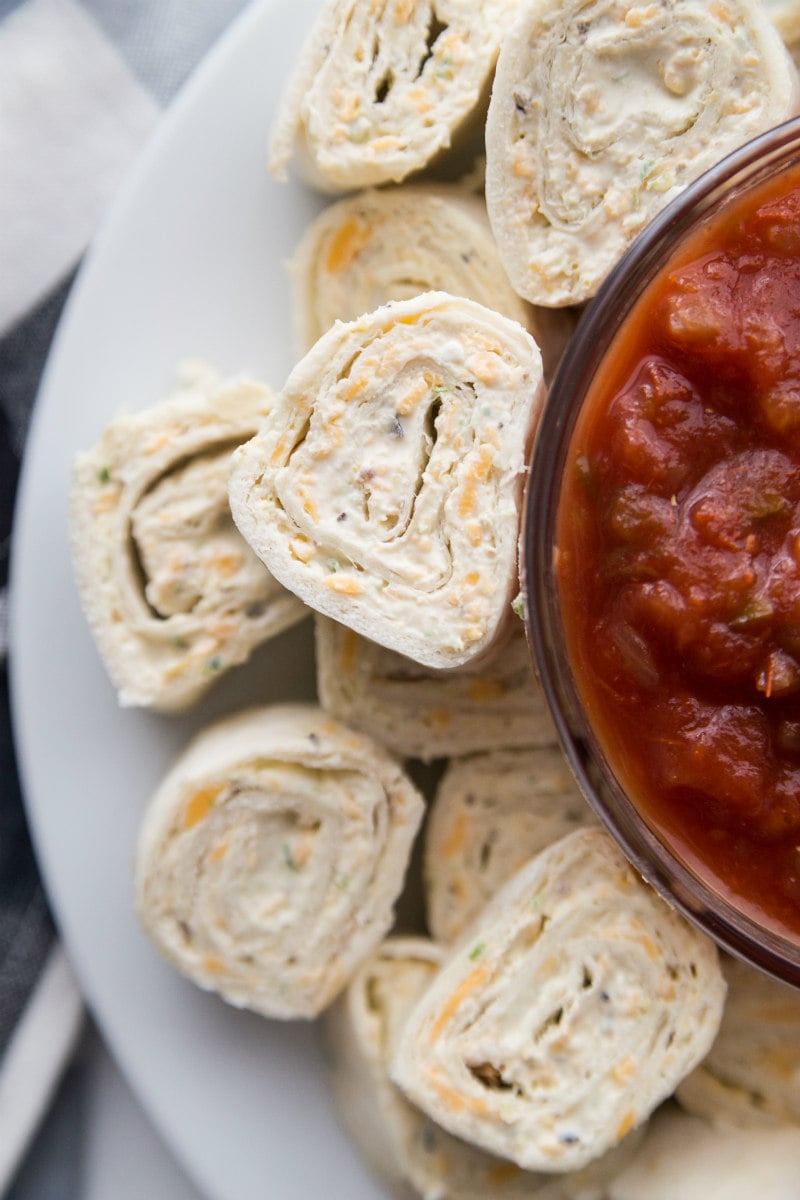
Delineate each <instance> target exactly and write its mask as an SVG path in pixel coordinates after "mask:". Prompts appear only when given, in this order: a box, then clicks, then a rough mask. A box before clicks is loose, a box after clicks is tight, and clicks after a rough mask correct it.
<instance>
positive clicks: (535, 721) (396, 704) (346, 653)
mask: <svg viewBox="0 0 800 1200" xmlns="http://www.w3.org/2000/svg"><path fill="white" fill-rule="evenodd" d="M315 627H316V647H317V691H318V694H319V699H320V703H321V704H322V707H323V708H324V709H325V710H326V711H327V712H330V713H331V714H332V715H333V716H334V717H337V718H338V719H339V720H340V721H344V722H346V723H347V724H348V725H353V726H354V727H355V728H356V729H363V730H364V732H365V733H368V734H370V736H371V737H374V738H375V739H376V740H377V741H379V742H380V743H381V745H383V746H386V747H387V748H388V749H389V750H392V751H394V753H395V754H399V755H401V756H403V757H411V758H421V759H423V760H426V761H430V760H431V759H434V758H446V757H448V756H449V755H453V754H456V755H457V754H467V753H469V752H471V751H474V750H488V749H494V748H496V747H502V746H528V745H542V744H546V743H551V742H555V740H556V732H555V726H554V725H553V722H552V719H551V717H550V710H549V708H548V707H547V702H546V700H545V698H544V693H543V692H542V690H541V689H540V687H539V686H538V684H537V683H536V680H535V678H534V674H533V670H532V669H531V661H530V652H529V650H528V644H527V642H526V640H525V631H524V629H523V626H522V623H521V622H520V621H517V622H516V624H515V625H514V626H512V630H511V635H510V636H509V638H508V641H506V642H503V643H502V644H501V645H499V646H498V647H497V649H496V650H495V651H492V652H491V653H490V654H489V655H488V656H487V657H486V658H485V659H482V660H481V661H480V662H479V663H478V665H477V666H474V665H471V664H468V665H467V666H466V667H461V668H459V669H458V670H454V671H436V670H434V669H432V668H428V667H422V666H420V665H419V664H418V663H415V662H412V660H411V659H409V658H404V657H403V656H402V655H400V654H396V653H395V652H394V651H393V650H386V649H385V648H384V647H383V646H379V645H378V644H377V643H376V642H372V641H369V640H368V639H367V638H364V637H361V636H360V634H357V633H354V632H353V630H352V629H348V628H347V627H346V626H344V625H340V624H339V622H338V621H332V620H330V618H328V617H321V616H319V615H317V617H316V621H315Z"/></svg>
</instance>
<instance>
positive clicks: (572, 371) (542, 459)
mask: <svg viewBox="0 0 800 1200" xmlns="http://www.w3.org/2000/svg"><path fill="white" fill-rule="evenodd" d="M795 163H800V117H795V118H793V119H792V120H790V121H787V122H785V123H784V124H782V125H779V126H777V127H776V128H774V129H771V130H769V131H768V132H766V133H764V134H761V135H759V136H758V137H757V138H754V139H753V140H752V141H749V142H747V143H746V144H745V145H743V146H741V147H740V148H739V149H737V150H735V151H734V152H733V153H731V154H729V155H728V156H727V157H725V158H724V159H722V160H721V161H720V162H719V163H718V164H716V165H715V166H714V167H712V168H711V169H709V170H708V171H706V172H705V173H704V174H703V175H701V176H699V177H698V178H697V179H696V180H694V182H692V183H690V184H689V185H688V186H687V188H686V189H685V190H684V191H683V192H681V193H680V195H678V196H677V197H676V198H675V199H674V200H673V201H672V202H671V203H670V204H669V205H667V206H666V207H665V208H664V209H662V211H661V212H660V213H658V214H657V215H656V216H655V217H654V218H653V220H652V221H650V222H649V223H648V225H647V226H646V227H645V229H644V230H643V231H642V232H641V233H640V234H639V235H638V237H637V238H636V240H635V241H634V242H633V244H632V245H631V246H630V248H629V249H628V251H627V252H626V253H625V255H624V256H623V258H622V259H621V260H620V261H619V263H618V264H617V265H616V267H615V268H614V269H613V270H612V272H611V273H610V274H609V275H608V277H607V278H606V280H605V281H604V283H603V285H602V286H601V288H600V290H599V291H598V293H597V295H596V296H595V298H594V299H593V300H592V301H591V302H590V304H589V305H588V306H587V308H586V310H585V312H584V313H583V315H582V317H581V319H580V322H579V324H578V328H577V330H576V332H575V334H574V335H573V337H572V339H571V341H570V343H569V345H568V346H567V349H566V351H565V354H564V357H563V359H562V360H561V363H560V364H559V366H558V369H557V371H556V374H555V377H554V379H553V381H552V384H551V386H550V388H549V391H548V396H547V400H546V403H545V408H544V412H543V414H542V418H541V421H540V424H539V429H538V432H537V438H536V444H535V448H534V455H533V459H532V463H531V472H530V477H529V481H528V488H527V494H526V501H525V514H524V522H523V530H522V539H521V546H522V555H521V572H520V579H521V584H522V593H523V596H524V597H525V618H526V628H527V632H528V639H529V643H530V646H531V651H532V655H533V659H534V663H535V667H536V671H537V674H538V676H539V680H540V682H541V685H542V687H543V689H544V692H545V695H546V698H547V701H548V703H549V706H550V709H551V712H552V715H553V719H554V721H555V725H556V730H557V732H558V736H559V740H560V742H561V745H562V749H563V751H564V753H565V755H566V758H567V761H568V763H569V765H570V767H571V768H572V771H573V773H574V775H575V777H576V780H577V782H578V785H579V787H580V789H581V791H582V792H583V794H584V796H585V798H586V800H587V801H588V802H589V804H590V805H591V807H592V808H593V809H594V811H595V812H596V814H597V815H598V817H599V818H600V820H601V821H602V822H603V824H604V825H605V827H606V828H607V829H608V831H609V832H610V833H611V834H612V836H613V837H614V838H615V840H616V841H617V843H618V844H619V845H620V846H621V848H622V850H623V851H624V853H625V854H626V855H627V857H628V858H629V859H630V861H631V862H632V863H633V864H634V866H635V867H636V869H637V870H638V871H639V872H640V874H641V875H642V876H643V877H644V878H645V879H646V880H647V881H648V883H650V884H651V885H652V886H653V887H654V888H655V889H656V891H658V892H659V893H660V894H661V895H662V896H663V897H664V899H665V900H667V901H668V902H669V903H670V904H671V905H673V906H674V907H675V908H677V909H678V910H679V911H681V912H682V913H683V914H684V915H685V916H686V917H687V918H689V919H690V920H691V921H693V922H694V923H695V924H696V925H697V926H698V927H699V928H700V929H702V930H703V931H704V932H705V933H707V934H708V935H709V936H711V937H712V938H713V939H714V940H715V941H716V942H717V943H718V944H719V945H720V946H721V947H723V948H724V949H725V950H727V951H729V952H730V953H732V954H734V955H736V956H737V957H739V958H742V959H744V960H745V961H747V962H749V963H751V964H752V965H753V966H756V967H759V968H760V969H762V970H764V971H766V972H768V973H769V974H771V975H773V976H775V977H776V978H778V979H781V980H783V981H784V982H786V983H791V984H793V985H794V986H795V987H800V942H798V943H795V942H793V941H791V940H789V938H787V937H783V936H782V935H780V934H779V933H777V932H773V931H772V930H771V929H767V928H765V927H764V926H762V925H760V924H759V923H758V922H756V921H755V920H754V919H752V918H751V917H750V916H748V915H747V914H746V913H745V912H742V911H740V910H739V909H738V908H737V907H736V906H735V905H734V904H732V903H731V902H729V901H728V900H727V899H726V898H725V897H723V896H721V895H719V894H718V893H717V892H716V891H715V890H714V889H713V888H711V887H710V886H709V885H707V884H706V883H705V882H704V881H703V880H702V879H701V878H699V877H698V876H697V875H695V874H694V872H693V871H691V870H690V869H689V868H688V867H687V866H686V865H685V864H684V863H683V862H682V861H681V859H680V858H679V857H678V856H677V855H676V854H675V853H674V852H673V851H672V850H671V849H670V847H669V846H668V845H667V844H666V843H665V842H663V841H661V840H660V839H659V838H658V837H657V836H656V835H655V834H654V833H653V832H652V831H651V829H650V828H649V826H648V825H647V824H646V823H645V821H644V819H643V817H642V816H641V815H640V814H639V813H638V811H637V810H636V808H635V806H634V805H633V803H632V802H631V801H630V800H629V798H628V797H627V795H626V794H625V791H624V789H623V788H622V787H621V785H620V784H619V782H618V780H617V778H616V776H615V775H614V772H613V770H612V768H611V766H610V765H609V763H608V761H607V759H606V757H605V755H604V753H603V750H602V748H601V746H600V744H599V742H598V740H597V738H596V737H595V735H594V732H593V730H592V728H591V726H590V725H589V722H588V720H587V718H586V714H585V712H584V710H583V706H582V704H581V700H580V695H579V691H578V687H577V684H576V681H575V678H574V675H573V673H572V669H571V665H570V661H569V658H568V655H567V652H566V646H565V638H564V630H563V626H562V623H561V614H560V606H559V599H558V584H557V580H556V578H555V570H554V561H553V547H554V546H555V540H556V539H555V523H556V514H557V509H558V501H559V493H560V480H561V476H562V473H563V468H564V464H565V461H566V457H567V450H568V447H569V441H570V438H571V435H572V431H573V429H574V426H575V421H576V419H577V416H578V412H579V411H580V408H581V404H582V402H583V398H584V396H585V394H586V391H587V389H588V387H589V385H590V383H591V381H592V379H593V377H594V375H595V373H596V371H597V369H598V367H599V366H600V364H601V361H602V359H603V357H604V355H605V352H606V350H607V349H608V348H609V346H610V345H611V343H612V341H613V340H614V338H615V337H616V335H617V333H618V332H619V329H620V326H621V325H622V323H623V322H624V320H625V318H626V316H627V314H628V313H629V311H630V309H631V308H632V306H633V304H634V303H635V301H636V300H637V299H638V298H639V296H640V295H641V293H642V292H643V290H644V289H645V288H646V286H647V285H648V284H649V283H650V282H651V281H652V279H653V278H654V277H655V275H656V274H657V273H658V271H659V270H660V269H661V267H662V266H663V265H664V262H665V261H666V260H667V259H668V258H669V257H670V255H671V254H672V253H673V252H674V251H675V250H676V249H677V248H678V246H679V244H680V241H681V239H682V237H683V236H684V235H685V234H686V233H687V232H689V231H691V230H694V229H695V228H697V227H698V225H700V224H701V223H702V222H703V221H705V220H708V219H710V218H712V217H713V215H714V214H715V213H716V212H717V210H718V208H719V206H720V204H722V203H723V202H724V201H727V200H729V199H732V198H733V197H734V196H738V195H741V194H742V193H743V192H745V191H747V190H749V189H750V188H751V187H753V186H755V185H757V184H759V183H761V182H763V181H765V180H766V179H768V178H770V177H773V176H774V175H775V174H776V173H779V172H780V171H781V170H783V169H785V168H786V167H789V166H791V165H793V164H795Z"/></svg>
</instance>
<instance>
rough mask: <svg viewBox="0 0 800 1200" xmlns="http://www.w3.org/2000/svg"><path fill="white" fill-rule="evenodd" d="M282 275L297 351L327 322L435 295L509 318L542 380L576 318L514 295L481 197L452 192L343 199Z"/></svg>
mask: <svg viewBox="0 0 800 1200" xmlns="http://www.w3.org/2000/svg"><path fill="white" fill-rule="evenodd" d="M289 273H290V278H291V283H292V307H293V314H294V328H295V331H296V340H297V344H298V347H299V353H300V354H305V353H306V351H307V350H308V349H310V347H311V346H313V344H314V342H315V341H316V340H317V339H318V338H319V337H321V336H322V334H323V333H325V332H326V331H327V330H328V329H330V327H331V325H333V323H334V322H335V321H337V320H339V321H351V320H354V319H355V318H356V317H359V316H361V314H362V313H365V312H371V311H372V310H373V309H375V308H378V307H379V306H380V305H381V304H386V303H387V302H388V301H390V300H408V299H411V298H412V297H413V296H417V295H419V294H420V293H422V292H432V291H439V292H449V293H450V294H451V295H453V296H466V297H467V298H468V299H470V300H477V301H478V303H479V304H485V305H486V307H487V308H492V309H494V310H495V312H499V313H502V314H503V315H504V316H506V317H510V318H511V319H512V320H513V321H519V323H520V325H524V326H525V328H526V329H527V330H528V331H529V332H530V333H531V334H532V335H533V337H534V338H535V339H536V342H537V344H538V346H539V349H540V350H541V352H542V357H543V359H544V363H545V373H546V374H548V373H549V372H551V371H552V370H553V369H554V368H555V366H556V364H557V362H558V359H559V358H560V357H561V354H562V351H563V349H564V346H565V345H566V343H567V341H568V340H569V337H570V335H571V334H572V332H573V331H574V327H575V324H576V319H577V318H576V317H575V314H574V313H572V312H569V313H567V312H565V311H554V310H552V309H539V310H536V309H534V308H533V307H532V306H531V305H529V304H526V302H525V301H524V300H521V299H520V297H519V296H518V295H517V293H516V292H515V291H514V289H513V288H512V287H511V284H510V283H509V281H508V276H507V275H506V272H505V268H504V267H503V264H502V263H501V261H500V257H499V255H498V253H497V246H496V244H495V240H494V237H493V235H492V231H491V227H490V225H489V218H488V217H487V215H486V205H485V204H484V201H483V197H482V196H476V195H474V194H471V193H470V192H469V191H467V190H466V189H465V188H463V187H460V186H459V187H456V186H449V187H446V186H440V187H433V186H431V185H428V186H423V185H418V186H416V187H414V186H403V187H395V188H391V187H390V188H383V189H380V190H378V189H370V190H367V191H363V192H359V193H357V194H356V195H353V196H346V197H344V199H342V200H339V201H337V202H336V203H335V204H331V205H330V206H329V207H328V208H326V209H325V210H324V211H323V212H321V213H320V214H319V216H318V217H317V218H316V219H315V220H314V221H312V222H311V224H310V225H309V226H308V228H307V230H306V231H305V233H304V234H303V237H302V238H301V240H300V242H299V244H298V246H297V249H296V250H295V253H294V255H293V257H292V260H291V262H290V264H289Z"/></svg>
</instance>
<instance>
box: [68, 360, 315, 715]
mask: <svg viewBox="0 0 800 1200" xmlns="http://www.w3.org/2000/svg"><path fill="white" fill-rule="evenodd" d="M271 403H272V393H271V392H270V391H269V389H268V388H266V387H264V386H263V385H261V384H258V383H254V382H251V381H248V380H233V381H230V382H222V381H220V380H218V379H217V378H216V377H215V376H214V375H213V374H212V373H209V372H208V371H204V372H195V373H194V374H191V375H190V377H189V380H188V381H187V383H186V386H185V387H183V388H181V390H179V391H178V392H176V393H175V394H174V395H173V396H171V397H170V398H169V399H167V400H166V401H164V402H163V403H161V404H158V405H156V406H155V407H153V408H150V409H147V410H145V411H143V412H139V413H134V414H133V415H131V416H124V417H119V418H118V419H117V420H115V421H114V422H113V423H112V424H111V425H109V426H108V428H107V429H106V430H105V432H104V433H103V436H102V437H101V439H100V441H99V442H98V444H97V445H96V446H95V447H94V448H93V449H92V450H90V451H87V452H86V453H84V454H81V455H79V457H78V458H77V460H76V463H75V470H74V476H73V486H72V496H71V512H70V525H71V541H72V559H73V565H74V569H75V575H76V579H77V582H78V588H79V591H80V596H81V603H82V605H83V609H84V612H85V614H86V617H87V620H88V622H89V625H90V627H91V630H92V633H93V635H94V638H95V641H96V643H97V646H98V649H99V651H100V654H101V656H102V658H103V661H104V663H105V666H106V668H107V670H108V673H109V675H110V676H111V679H112V681H113V683H114V684H115V686H116V688H117V690H118V692H119V698H120V702H121V703H122V704H125V705H128V704H130V705H145V706H149V707H152V708H156V709H161V710H170V709H180V708H184V707H186V706H187V705H189V704H191V703H193V702H194V701H196V700H197V699H199V697H200V696H201V695H202V694H203V693H204V692H205V691H206V690H207V689H208V688H209V687H210V686H211V685H212V684H213V683H214V681H215V680H216V679H218V678H219V677H220V675H221V674H223V673H224V672H225V671H227V670H228V668H229V667H232V666H234V665H235V664H237V663H240V662H243V661H244V660H245V659H246V658H248V657H249V655H250V653H251V651H252V650H253V649H254V648H255V647H256V646H257V645H259V644H260V643H261V642H263V641H265V640H266V639H267V638H270V637H273V636H274V635H275V634H277V633H280V632H281V631H282V630H284V629H286V628H287V627H288V626H289V625H293V624H294V623H295V622H297V621H299V620H300V619H301V618H302V617H304V616H305V615H306V609H304V607H303V605H302V604H300V602H299V601H298V600H296V599H295V597H294V596H292V595H290V594H289V593H288V592H286V591H284V589H283V588H282V587H281V586H280V584H279V583H277V582H276V580H275V579H273V578H272V577H271V576H270V574H269V573H268V572H267V571H266V570H265V569H264V567H263V565H262V564H261V563H260V562H259V561H258V559H257V558H256V556H255V555H254V554H253V553H252V551H251V550H250V548H249V546H248V545H247V544H246V543H245V542H244V541H243V539H242V538H241V536H240V535H239V533H238V532H237V530H236V527H235V526H234V524H233V520H232V518H231V514H230V508H229V505H228V474H229V471H230V458H231V453H232V452H233V450H234V448H235V447H236V446H238V445H240V444H241V443H242V442H244V441H246V440H247V439H248V438H250V437H252V435H253V433H254V432H255V430H256V429H258V427H259V425H260V424H261V421H262V420H263V419H264V416H265V415H266V413H267V412H268V410H269V407H270V404H271Z"/></svg>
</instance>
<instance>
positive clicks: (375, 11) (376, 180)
mask: <svg viewBox="0 0 800 1200" xmlns="http://www.w3.org/2000/svg"><path fill="white" fill-rule="evenodd" d="M518 7H519V0H419V2H416V3H415V2H414V0H326V3H325V4H324V5H323V8H322V11H321V12H320V15H319V17H318V18H317V20H316V22H315V24H314V27H313V29H312V30H311V33H310V34H309V37H308V39H307V41H306V43H305V45H304V47H303V49H302V51H301V54H300V58H299V60H298V62H297V64H296V66H295V69H294V71H293V74H292V76H291V78H290V80H289V84H288V86H287V88H286V90H285V92H284V95H283V98H282V101H281V105H280V109H279V112H278V116H277V120H276V122H275V125H274V129H273V133H272V138H271V146H270V168H271V170H272V171H273V172H274V174H276V175H277V176H278V177H279V178H283V177H285V172H286V165H287V163H288V162H289V160H290V159H291V158H292V156H293V155H294V156H295V159H296V162H297V166H298V170H299V171H300V174H301V175H302V176H303V177H304V178H305V179H306V181H307V182H308V183H310V184H312V185H313V186H316V187H319V188H322V189H323V190H326V191H334V192H336V191H341V192H346V191H350V190H352V189H355V188H362V187H370V186H371V185H373V184H381V183H389V182H395V183H399V182H400V181H401V180H403V179H405V178H406V177H407V176H408V175H410V174H412V173H413V172H415V171H419V170H421V169H422V168H423V167H426V166H428V165H429V164H430V163H431V162H432V160H434V159H435V158H437V156H439V155H440V152H441V151H443V150H446V149H448V147H450V145H451V142H452V141H453V139H454V137H456V135H460V136H461V137H462V139H463V135H464V134H465V133H466V132H467V131H466V130H465V126H466V125H468V124H469V123H471V122H473V121H474V124H475V126H476V129H479V128H480V125H481V122H482V120H483V117H484V114H485V106H486V99H487V92H488V86H489V84H490V82H491V75H492V71H493V69H494V65H495V62H496V60H497V52H498V49H499V46H500V41H501V39H502V37H503V35H504V33H505V31H506V29H507V27H508V24H509V22H510V21H511V20H512V19H513V17H514V14H515V13H516V11H517V9H518Z"/></svg>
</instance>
